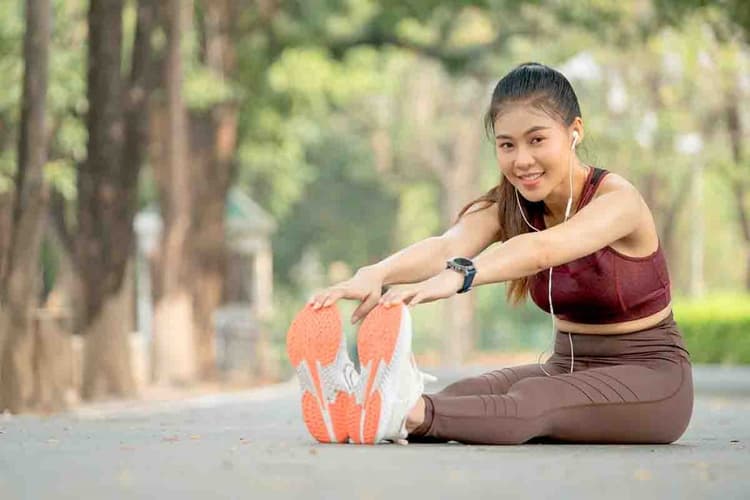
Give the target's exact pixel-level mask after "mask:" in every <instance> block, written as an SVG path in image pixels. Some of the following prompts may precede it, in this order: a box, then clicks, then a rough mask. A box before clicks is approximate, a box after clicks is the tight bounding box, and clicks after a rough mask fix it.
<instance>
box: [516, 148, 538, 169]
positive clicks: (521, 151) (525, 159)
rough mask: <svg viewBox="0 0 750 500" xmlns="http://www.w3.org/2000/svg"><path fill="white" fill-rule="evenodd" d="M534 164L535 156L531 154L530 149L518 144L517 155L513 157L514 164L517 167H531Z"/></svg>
mask: <svg viewBox="0 0 750 500" xmlns="http://www.w3.org/2000/svg"><path fill="white" fill-rule="evenodd" d="M533 164H534V158H533V157H532V156H531V153H530V152H529V150H528V149H527V148H525V147H523V146H522V145H521V146H518V147H517V148H516V155H515V157H514V158H512V165H513V166H516V167H529V166H531V165H533Z"/></svg>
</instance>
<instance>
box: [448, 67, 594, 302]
mask: <svg viewBox="0 0 750 500" xmlns="http://www.w3.org/2000/svg"><path fill="white" fill-rule="evenodd" d="M518 103H526V104H530V105H532V106H534V107H536V108H539V109H541V110H542V111H544V112H545V113H547V114H548V115H550V116H551V117H554V118H556V119H557V120H559V121H560V122H562V123H563V124H564V125H565V126H568V125H570V124H571V123H573V120H575V118H576V117H577V116H581V109H580V107H579V106H578V98H577V97H576V94H575V92H574V91H573V87H572V86H571V85H570V82H569V81H568V80H567V79H566V78H565V76H563V74H562V73H560V72H559V71H556V70H554V69H552V68H550V67H549V66H545V65H544V64H539V63H535V62H529V63H524V64H521V65H519V66H517V67H515V68H514V69H513V70H512V71H511V72H510V73H508V74H507V75H505V76H504V77H503V78H502V79H501V80H500V81H499V82H498V83H497V85H496V86H495V90H494V91H493V92H492V99H491V101H490V108H489V110H488V111H487V113H486V114H485V117H484V127H485V130H486V132H487V134H488V135H489V136H490V137H492V138H493V139H494V137H495V120H496V119H497V117H498V115H500V114H501V113H502V112H503V110H504V109H505V107H506V106H507V105H509V104H518ZM519 199H520V201H521V205H522V206H523V209H524V212H525V213H526V217H527V218H528V219H529V221H530V222H531V223H532V224H534V222H533V221H535V220H536V221H539V220H540V219H541V218H542V217H543V216H544V202H542V201H538V202H531V201H528V200H526V199H525V198H524V197H523V196H520V197H519ZM477 203H482V204H483V206H481V207H479V208H486V207H488V206H490V205H491V204H492V203H497V213H498V218H499V220H500V229H499V231H498V234H497V239H498V240H500V241H505V240H508V239H510V238H512V237H514V236H518V235H519V234H523V233H528V232H530V231H532V229H531V228H529V227H528V226H527V225H526V222H524V220H523V217H522V216H521V213H520V212H519V210H518V206H517V203H516V193H515V189H514V187H513V185H512V184H511V183H510V182H508V181H507V180H506V179H505V176H502V177H501V179H500V184H498V185H497V186H495V187H493V188H492V189H490V190H489V191H488V192H487V193H485V194H484V195H482V196H480V197H479V198H477V199H476V200H474V201H472V202H471V203H468V204H467V205H466V206H465V207H464V208H463V209H462V210H461V211H460V212H459V214H458V217H457V220H458V219H460V218H461V216H462V215H463V214H464V213H466V211H467V210H469V208H471V207H473V206H474V205H475V204H477ZM528 291H529V278H528V276H526V277H523V278H519V279H516V280H513V281H511V283H510V285H509V286H508V292H507V298H508V300H509V301H510V302H512V303H519V302H522V301H523V300H524V299H525V298H526V296H527V295H528Z"/></svg>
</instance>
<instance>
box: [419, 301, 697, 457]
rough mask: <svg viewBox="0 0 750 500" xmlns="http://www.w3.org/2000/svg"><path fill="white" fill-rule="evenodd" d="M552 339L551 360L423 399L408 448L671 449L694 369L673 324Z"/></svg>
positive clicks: (687, 410) (686, 409)
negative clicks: (565, 445) (561, 444)
mask: <svg viewBox="0 0 750 500" xmlns="http://www.w3.org/2000/svg"><path fill="white" fill-rule="evenodd" d="M572 338H573V354H574V366H573V373H572V374H571V373H570V341H569V340H568V334H567V333H566V332H560V331H558V332H557V335H556V338H555V351H554V354H553V355H552V356H551V357H550V358H549V359H548V360H547V361H546V362H545V363H544V365H543V366H544V368H545V370H547V372H549V373H550V374H551V375H552V376H547V375H545V374H544V372H543V371H542V370H541V369H540V368H539V365H538V364H531V365H522V366H515V367H509V368H503V369H501V370H495V371H492V372H489V373H485V374H483V375H480V376H478V377H471V378H467V379H463V380H459V381H458V382H455V383H453V384H451V385H449V386H448V387H446V388H445V389H443V390H442V391H440V392H438V393H436V394H425V395H423V398H424V400H425V421H424V423H423V424H422V425H420V426H419V427H418V428H417V429H415V430H414V432H412V433H411V434H410V435H409V441H412V442H445V441H451V440H452V441H459V442H462V443H477V444H520V443H524V442H526V441H528V440H530V439H533V438H547V439H551V440H557V441H569V442H577V443H671V442H673V441H675V440H677V439H678V438H679V437H680V436H681V435H682V434H683V432H685V429H686V428H687V425H688V422H689V421H690V416H691V415H692V411H693V380H692V367H691V364H690V357H689V353H688V351H687V350H686V349H685V346H684V344H683V341H682V335H681V334H680V332H679V330H678V328H677V325H676V324H675V322H674V318H673V316H672V315H670V316H669V317H668V318H666V319H665V320H664V321H662V322H661V323H659V324H658V325H656V326H654V327H653V328H649V329H646V330H641V331H638V332H634V333H628V334H623V335H584V334H575V333H574V334H572Z"/></svg>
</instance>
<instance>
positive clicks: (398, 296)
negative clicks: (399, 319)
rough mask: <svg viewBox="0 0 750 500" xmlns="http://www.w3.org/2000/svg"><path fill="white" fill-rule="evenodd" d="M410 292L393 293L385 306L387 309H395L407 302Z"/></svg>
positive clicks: (385, 302)
mask: <svg viewBox="0 0 750 500" xmlns="http://www.w3.org/2000/svg"><path fill="white" fill-rule="evenodd" d="M408 296H409V295H408V292H397V293H393V295H391V296H390V297H388V300H386V301H384V302H383V305H384V306H385V307H393V306H395V305H398V304H401V303H403V302H404V300H406V298H407V297H408Z"/></svg>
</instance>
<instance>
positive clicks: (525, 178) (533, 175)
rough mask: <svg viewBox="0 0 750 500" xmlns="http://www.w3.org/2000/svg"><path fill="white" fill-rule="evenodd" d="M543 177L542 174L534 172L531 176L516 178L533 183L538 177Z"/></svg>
mask: <svg viewBox="0 0 750 500" xmlns="http://www.w3.org/2000/svg"><path fill="white" fill-rule="evenodd" d="M543 175H544V172H536V173H533V174H526V175H518V176H516V177H518V178H519V179H521V180H522V181H526V182H529V181H535V180H537V179H539V178H540V177H542V176H543Z"/></svg>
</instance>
